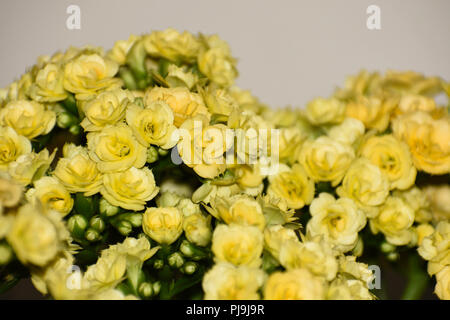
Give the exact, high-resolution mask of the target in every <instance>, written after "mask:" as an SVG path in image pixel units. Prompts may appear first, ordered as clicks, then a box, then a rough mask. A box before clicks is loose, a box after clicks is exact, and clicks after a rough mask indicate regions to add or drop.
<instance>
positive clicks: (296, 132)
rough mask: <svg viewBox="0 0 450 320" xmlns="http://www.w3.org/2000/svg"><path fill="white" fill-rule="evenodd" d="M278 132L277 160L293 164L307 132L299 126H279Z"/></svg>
mask: <svg viewBox="0 0 450 320" xmlns="http://www.w3.org/2000/svg"><path fill="white" fill-rule="evenodd" d="M278 132H279V138H278V157H279V161H280V162H283V163H288V164H293V163H294V162H295V161H297V158H298V156H299V153H300V150H302V146H303V142H304V141H305V139H306V138H307V134H306V133H305V132H304V131H303V130H302V129H301V128H300V127H289V128H281V129H278Z"/></svg>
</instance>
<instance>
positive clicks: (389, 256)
mask: <svg viewBox="0 0 450 320" xmlns="http://www.w3.org/2000/svg"><path fill="white" fill-rule="evenodd" d="M386 258H387V259H388V260H389V261H397V260H398V258H400V255H399V254H398V252H390V253H388V254H387V256H386Z"/></svg>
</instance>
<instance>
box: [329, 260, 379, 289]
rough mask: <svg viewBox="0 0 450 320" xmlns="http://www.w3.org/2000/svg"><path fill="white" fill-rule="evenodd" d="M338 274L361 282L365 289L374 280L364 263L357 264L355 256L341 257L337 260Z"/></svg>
mask: <svg viewBox="0 0 450 320" xmlns="http://www.w3.org/2000/svg"><path fill="white" fill-rule="evenodd" d="M338 262H339V271H338V272H339V274H341V275H347V276H350V277H351V278H352V279H356V280H360V281H362V282H363V283H364V284H365V286H366V287H367V286H368V284H369V283H371V282H372V281H373V280H374V277H375V276H374V273H373V272H372V270H370V269H369V266H368V265H367V264H365V263H361V262H357V261H356V257H355V256H349V255H347V256H345V255H341V256H339V258H338Z"/></svg>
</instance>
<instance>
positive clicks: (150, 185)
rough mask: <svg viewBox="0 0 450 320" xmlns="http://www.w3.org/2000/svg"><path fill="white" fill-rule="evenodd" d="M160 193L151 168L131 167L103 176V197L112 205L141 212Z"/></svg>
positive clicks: (101, 191)
mask: <svg viewBox="0 0 450 320" xmlns="http://www.w3.org/2000/svg"><path fill="white" fill-rule="evenodd" d="M158 192H159V188H158V187H156V184H155V178H154V177H153V173H152V171H151V170H150V169H149V168H146V167H144V168H142V169H137V168H135V167H131V168H129V169H127V170H125V171H121V172H111V173H106V174H105V175H104V176H103V186H102V188H101V190H100V193H101V194H102V196H103V197H104V198H105V199H106V200H107V201H108V202H109V203H111V204H112V205H114V206H119V207H122V208H124V209H128V210H134V211H140V210H143V209H144V207H145V203H146V202H147V201H150V200H151V199H153V198H154V197H155V196H156V195H157V194H158Z"/></svg>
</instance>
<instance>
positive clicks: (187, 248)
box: [180, 240, 194, 258]
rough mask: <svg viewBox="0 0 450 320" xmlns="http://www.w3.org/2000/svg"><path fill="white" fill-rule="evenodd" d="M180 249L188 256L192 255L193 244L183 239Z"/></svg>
mask: <svg viewBox="0 0 450 320" xmlns="http://www.w3.org/2000/svg"><path fill="white" fill-rule="evenodd" d="M180 251H181V253H182V254H184V255H185V256H186V257H188V258H191V257H192V256H194V246H193V245H192V243H190V242H189V241H187V240H183V242H181V245H180Z"/></svg>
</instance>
